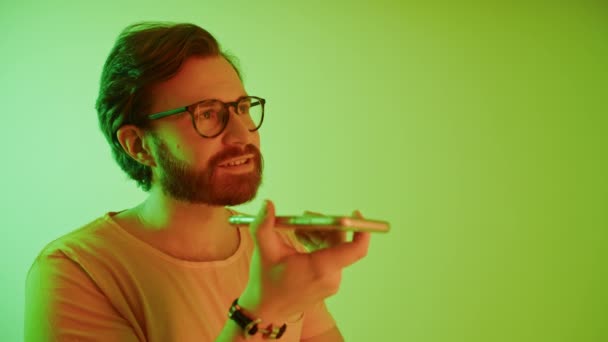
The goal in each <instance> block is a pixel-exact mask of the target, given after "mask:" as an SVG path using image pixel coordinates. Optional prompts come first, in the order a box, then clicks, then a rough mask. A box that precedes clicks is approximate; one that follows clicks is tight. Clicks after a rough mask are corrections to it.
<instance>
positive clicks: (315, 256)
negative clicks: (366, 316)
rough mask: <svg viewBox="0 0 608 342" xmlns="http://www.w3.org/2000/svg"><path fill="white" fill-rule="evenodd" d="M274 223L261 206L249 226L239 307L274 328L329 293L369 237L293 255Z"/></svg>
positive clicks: (270, 206)
mask: <svg viewBox="0 0 608 342" xmlns="http://www.w3.org/2000/svg"><path fill="white" fill-rule="evenodd" d="M274 220H275V208H274V204H273V203H272V202H271V201H267V205H266V207H265V208H262V210H261V211H260V213H259V214H258V216H257V217H256V220H255V222H254V223H252V224H251V226H250V229H251V233H252V237H253V240H254V243H255V247H254V250H253V255H252V257H251V264H250V270H249V282H248V284H247V287H246V289H245V291H244V292H243V294H242V295H241V297H240V299H239V304H240V305H241V306H242V307H243V308H245V309H246V310H248V311H249V312H251V313H252V314H254V315H256V316H258V317H260V318H262V319H264V320H265V321H267V322H268V321H274V322H277V323H279V322H282V321H285V320H286V319H287V318H288V317H291V316H293V315H296V314H299V313H301V312H304V311H306V310H307V309H308V308H309V307H311V306H312V305H315V304H316V303H318V302H319V301H322V300H324V299H325V298H327V297H329V296H331V295H333V294H335V293H336V292H337V291H338V288H339V286H340V281H341V278H342V269H343V268H344V267H346V266H349V265H351V264H353V263H355V262H357V261H358V260H360V259H361V258H363V257H365V255H366V254H367V250H368V248H369V241H370V233H366V232H355V233H354V235H353V240H352V241H351V242H343V241H342V242H340V243H339V244H336V245H331V246H329V247H327V248H324V249H320V250H316V251H314V252H311V253H298V252H297V251H295V250H294V249H293V248H291V247H289V246H287V245H286V243H285V242H283V239H282V238H281V236H280V235H279V233H278V232H276V231H275V230H274Z"/></svg>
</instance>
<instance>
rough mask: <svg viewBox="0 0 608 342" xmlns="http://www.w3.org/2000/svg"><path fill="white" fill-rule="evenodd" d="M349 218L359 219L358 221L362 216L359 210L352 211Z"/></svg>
mask: <svg viewBox="0 0 608 342" xmlns="http://www.w3.org/2000/svg"><path fill="white" fill-rule="evenodd" d="M351 216H352V217H354V218H359V219H362V218H363V215H361V212H360V211H359V210H355V211H353V214H352V215H351Z"/></svg>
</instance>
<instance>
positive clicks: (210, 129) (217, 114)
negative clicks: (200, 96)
mask: <svg viewBox="0 0 608 342" xmlns="http://www.w3.org/2000/svg"><path fill="white" fill-rule="evenodd" d="M223 111H224V105H223V103H222V102H220V101H217V100H209V101H203V102H199V103H197V104H196V105H194V108H193V109H192V113H193V114H194V121H195V124H196V129H197V130H198V131H199V132H200V133H201V134H202V135H205V136H214V135H216V134H218V133H219V132H220V131H221V130H222V127H223V120H224V113H223Z"/></svg>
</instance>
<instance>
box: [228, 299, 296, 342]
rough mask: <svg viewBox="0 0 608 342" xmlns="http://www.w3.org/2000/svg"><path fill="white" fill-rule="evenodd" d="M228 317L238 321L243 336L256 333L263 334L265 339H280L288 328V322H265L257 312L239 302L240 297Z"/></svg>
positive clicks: (247, 336)
mask: <svg viewBox="0 0 608 342" xmlns="http://www.w3.org/2000/svg"><path fill="white" fill-rule="evenodd" d="M228 317H230V319H232V320H233V321H234V322H236V323H237V324H238V325H239V327H241V329H242V330H243V337H245V338H249V337H251V336H253V335H256V334H261V335H262V336H263V338H264V339H279V338H281V337H282V336H283V334H284V333H285V331H286V330H287V324H286V323H283V324H281V325H277V324H273V323H267V322H266V323H264V322H262V319H261V318H260V317H259V316H257V313H252V312H248V311H247V310H246V309H245V308H243V307H241V305H240V304H239V299H238V298H237V299H235V300H234V302H233V303H232V306H231V307H230V310H229V311H228Z"/></svg>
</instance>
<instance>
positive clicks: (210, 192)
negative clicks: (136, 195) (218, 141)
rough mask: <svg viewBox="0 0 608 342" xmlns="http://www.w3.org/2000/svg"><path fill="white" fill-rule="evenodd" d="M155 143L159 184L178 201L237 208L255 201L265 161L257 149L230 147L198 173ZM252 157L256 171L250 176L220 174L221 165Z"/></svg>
mask: <svg viewBox="0 0 608 342" xmlns="http://www.w3.org/2000/svg"><path fill="white" fill-rule="evenodd" d="M153 140H154V143H153V144H154V145H156V151H157V153H156V156H155V157H156V162H157V165H158V167H159V172H158V173H157V175H158V181H159V185H160V187H161V189H162V191H163V193H164V194H165V195H167V196H170V197H172V198H174V199H176V200H179V201H183V202H187V203H192V204H207V205H211V206H234V205H239V204H243V203H247V202H249V201H251V200H253V199H254V198H255V196H256V194H257V191H258V188H259V187H260V185H261V184H262V170H263V158H262V154H261V153H260V151H259V149H258V148H257V147H255V146H254V145H251V144H249V145H246V146H245V148H244V149H242V150H241V149H239V148H236V147H231V148H229V149H226V150H224V151H221V152H219V153H217V154H216V155H214V156H213V157H211V158H210V159H209V162H208V164H207V167H206V168H205V169H203V170H196V169H195V168H193V167H191V166H190V165H188V164H186V163H184V162H183V161H181V160H179V159H177V158H176V157H175V156H174V155H172V154H171V151H169V148H168V147H167V145H166V144H164V143H163V142H160V141H158V140H157V139H153ZM249 153H251V154H253V156H254V157H253V158H252V159H251V160H250V161H249V162H250V163H254V168H253V170H252V171H251V172H248V173H239V174H233V173H230V172H221V171H220V172H219V173H218V172H217V171H218V170H219V169H220V166H219V164H221V163H222V162H223V161H225V160H228V159H230V158H236V157H239V156H242V155H244V154H249Z"/></svg>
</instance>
